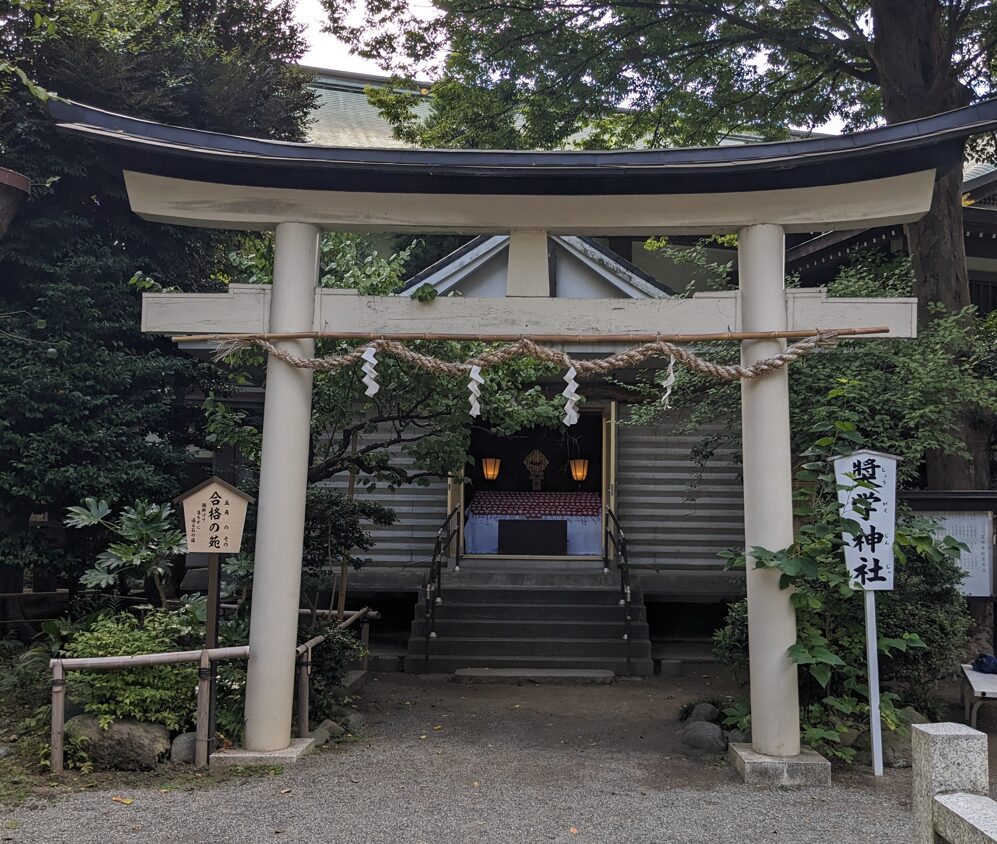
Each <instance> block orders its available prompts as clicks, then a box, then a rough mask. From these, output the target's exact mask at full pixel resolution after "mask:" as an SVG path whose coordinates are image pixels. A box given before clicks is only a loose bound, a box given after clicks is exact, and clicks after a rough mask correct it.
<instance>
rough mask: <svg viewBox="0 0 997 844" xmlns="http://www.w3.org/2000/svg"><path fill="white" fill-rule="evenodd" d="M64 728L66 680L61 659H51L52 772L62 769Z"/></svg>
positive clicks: (60, 771)
mask: <svg viewBox="0 0 997 844" xmlns="http://www.w3.org/2000/svg"><path fill="white" fill-rule="evenodd" d="M65 728H66V680H65V672H64V671H63V667H62V660H59V659H54V660H52V748H51V756H52V762H51V765H52V773H53V774H61V773H62V772H63V769H64V759H63V755H64V752H63V736H64V734H65Z"/></svg>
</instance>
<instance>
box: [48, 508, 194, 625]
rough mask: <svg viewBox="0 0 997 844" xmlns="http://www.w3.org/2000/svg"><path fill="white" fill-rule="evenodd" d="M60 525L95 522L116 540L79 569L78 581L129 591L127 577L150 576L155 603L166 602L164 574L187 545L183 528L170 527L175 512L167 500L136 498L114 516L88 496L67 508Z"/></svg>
mask: <svg viewBox="0 0 997 844" xmlns="http://www.w3.org/2000/svg"><path fill="white" fill-rule="evenodd" d="M67 512H68V513H69V516H68V517H67V518H66V524H67V525H68V526H69V527H74V528H89V527H96V526H101V527H103V528H105V529H106V530H108V531H110V532H111V533H112V534H114V535H115V536H117V537H118V538H119V539H120V540H121V541H120V542H112V543H111V544H110V545H109V546H108V547H107V548H106V549H105V550H104V551H102V552H101V553H100V554H99V555H98V557H97V561H96V564H95V565H94V567H93V568H91V569H89V570H88V571H86V572H84V573H83V575H82V577H81V578H80V582H81V583H82V584H83V585H84V586H90V587H92V588H95V589H107V588H109V587H112V586H121V587H123V591H125V592H126V593H127V592H128V591H130V584H129V577H134V576H136V575H137V576H138V577H139V578H140V579H141V581H143V582H144V581H145V580H146V578H150V579H152V581H153V582H154V583H155V585H156V590H157V592H158V593H159V598H160V601H161V606H164V607H165V606H166V601H167V597H168V596H167V593H166V586H165V583H164V579H165V578H166V577H167V575H168V574H169V569H170V565H171V563H172V562H173V560H174V559H175V558H176V557H178V556H179V555H180V554H183V553H185V552H186V550H187V541H186V539H185V538H184V534H183V531H182V530H180V529H179V528H177V527H176V526H175V524H176V516H175V515H174V512H173V508H172V507H171V506H170V505H169V504H150V503H149V502H148V501H137V502H135V504H134V506H129V507H125V508H124V509H123V510H122V511H121V513H120V514H119V515H118V518H117V519H116V520H115V521H111V520H110V519H109V518H108V516H110V513H111V508H110V507H109V506H108V505H107V502H106V501H96V500H95V499H93V498H88V499H86V501H85V502H84V505H83V506H82V507H70V508H69V509H68V511H67Z"/></svg>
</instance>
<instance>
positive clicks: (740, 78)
mask: <svg viewBox="0 0 997 844" xmlns="http://www.w3.org/2000/svg"><path fill="white" fill-rule="evenodd" d="M323 5H324V6H325V8H326V10H327V11H328V13H329V18H330V22H329V30H330V31H331V32H333V33H334V34H335V35H337V36H339V37H340V38H342V39H344V40H345V41H346V42H347V43H349V44H350V45H351V47H352V48H353V50H354V51H355V52H357V53H358V54H359V55H362V56H364V57H367V58H371V59H374V60H375V61H378V62H379V63H380V64H381V66H382V67H385V68H388V69H391V70H392V71H394V72H396V73H398V74H399V76H400V77H408V78H412V77H414V76H416V75H417V74H418V73H420V72H421V73H423V74H424V73H425V72H426V71H427V70H428V71H429V73H430V75H432V76H433V77H434V78H435V79H437V80H438V81H437V84H436V85H434V86H433V88H432V93H433V99H434V105H433V107H432V108H431V110H430V114H429V116H428V118H426V119H422V118H421V117H420V115H419V113H418V111H417V110H416V109H415V106H416V104H417V103H419V102H421V101H423V100H424V98H423V97H421V95H420V93H419V90H418V89H417V88H416V87H415V86H412V87H411V90H410V92H409V93H402V94H396V95H392V94H388V93H379V94H378V97H377V102H378V104H379V105H382V106H383V107H384V109H385V114H386V115H387V116H388V117H389V119H391V120H392V122H394V123H396V124H397V125H398V126H399V127H400V130H401V134H402V136H403V137H407V138H410V139H412V138H418V139H419V141H420V142H421V143H423V144H425V145H427V146H429V145H434V144H438V145H442V146H493V147H509V146H521V147H524V148H533V147H539V148H545V147H550V146H554V145H558V144H561V143H564V142H565V141H566V140H568V139H570V138H571V136H572V134H573V133H575V132H576V131H577V130H578V129H579V128H581V127H582V126H583V125H585V124H589V125H590V128H592V129H594V130H595V131H594V133H593V134H590V135H589V136H588V139H587V143H590V144H593V145H599V146H602V145H607V146H634V145H642V144H645V143H646V144H650V145H653V146H660V145H664V144H665V143H666V142H668V143H688V144H702V143H713V142H715V141H716V140H718V139H719V138H721V137H723V136H724V135H726V134H727V133H729V132H731V131H738V130H741V129H746V128H750V129H751V130H753V131H755V132H759V133H761V134H762V135H764V136H766V137H782V136H785V133H786V127H787V126H790V125H803V126H809V127H812V126H818V125H821V124H823V123H825V122H827V121H828V120H829V119H831V118H840V119H842V120H844V121H845V122H846V123H847V124H849V125H852V126H865V125H868V124H869V123H870V122H872V121H874V120H876V119H877V118H878V117H880V116H881V115H883V114H884V109H885V113H886V114H887V116H888V117H889V118H890V119H891V120H896V119H903V116H902V115H901V114H900V112H902V111H903V110H904V109H907V110H908V111H911V110H914V111H919V112H920V113H921V114H930V113H934V112H937V111H943V110H946V109H947V108H952V107H954V106H955V105H958V104H959V103H961V102H966V101H968V100H969V98H970V96H971V92H975V93H976V94H985V93H986V92H987V91H989V90H990V89H991V85H992V69H993V66H992V62H993V55H994V44H995V41H997V24H995V20H994V4H993V3H992V2H990V0H950V2H946V3H935V2H931V1H930V0H916V2H909V0H903V2H901V0H873V2H871V3H869V2H852V0H831V2H825V0H779V1H778V2H765V3H762V2H746V3H736V4H731V3H727V2H714V0H700V2H696V3H688V2H684V0H604V1H603V2H587V1H586V2H579V0H558V1H557V2H547V0H525V2H519V1H518V0H517V2H505V0H498V2H493V3H480V2H476V0H453V1H452V2H446V3H442V2H438V3H434V4H433V10H432V12H427V10H426V9H425V8H424V7H422V6H419V5H417V4H416V5H413V4H411V3H409V2H407V0H323ZM915 45H916V49H915ZM624 106H625V107H626V108H627V109H628V112H627V113H621V112H620V111H619V109H620V108H621V107H624ZM423 114H425V109H424V108H423ZM906 116H908V117H910V116H916V115H915V114H913V113H908V114H907V115H906Z"/></svg>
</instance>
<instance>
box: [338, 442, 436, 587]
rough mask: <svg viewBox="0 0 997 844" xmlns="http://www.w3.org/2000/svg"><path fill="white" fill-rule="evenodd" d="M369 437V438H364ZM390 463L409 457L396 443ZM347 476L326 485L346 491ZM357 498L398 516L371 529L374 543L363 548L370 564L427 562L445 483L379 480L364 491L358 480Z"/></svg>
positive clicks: (402, 462) (401, 462)
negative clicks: (394, 484) (386, 524)
mask: <svg viewBox="0 0 997 844" xmlns="http://www.w3.org/2000/svg"><path fill="white" fill-rule="evenodd" d="M367 441H368V442H369V441H370V438H369V437H368V438H367ZM389 453H390V454H391V456H392V463H393V464H394V465H396V466H402V467H406V466H411V465H412V458H411V457H409V456H407V455H406V454H405V453H404V452H403V451H402V447H401V446H400V445H393V446H390V447H389ZM347 482H348V477H347V475H346V474H343V475H339V476H337V477H335V478H333V479H332V480H330V481H329V482H328V483H327V484H325V485H326V486H330V487H332V488H333V489H338V490H340V491H342V492H344V493H345V492H346V486H347ZM356 496H357V498H373V499H374V500H376V501H378V502H380V503H381V504H383V505H385V506H386V507H391V508H392V509H393V510H394V511H395V513H396V514H397V516H398V520H397V521H396V522H395V523H394V524H393V525H391V526H390V527H379V528H374V529H373V530H372V531H371V533H372V535H373V538H374V547H373V548H372V549H371V550H370V551H368V552H367V554H366V556H367V557H369V558H370V564H369V565H370V566H371V567H374V566H409V565H416V566H417V565H423V566H428V565H429V561H430V559H431V558H432V555H433V540H434V539H435V537H436V532H437V531H438V530H439V529H440V525H442V524H443V520H444V519H445V518H446V515H447V484H446V481H443V480H430V484H429V486H417V485H415V484H412V485H409V486H403V487H399V488H398V489H396V490H391V489H389V488H388V487H387V486H386V485H383V484H379V485H378V487H377V488H376V489H375V490H374V491H373V492H368V491H367V490H366V489H365V488H364V486H363V485H362V484H361V483H358V484H357V489H356Z"/></svg>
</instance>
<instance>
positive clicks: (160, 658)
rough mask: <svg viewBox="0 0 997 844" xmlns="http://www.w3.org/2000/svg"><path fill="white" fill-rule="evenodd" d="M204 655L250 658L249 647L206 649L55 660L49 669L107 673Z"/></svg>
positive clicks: (194, 659)
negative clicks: (60, 666) (58, 668)
mask: <svg viewBox="0 0 997 844" xmlns="http://www.w3.org/2000/svg"><path fill="white" fill-rule="evenodd" d="M202 654H207V655H208V658H209V659H212V660H215V659H245V658H248V657H249V646H248V645H241V646H239V647H234V648H205V649H202V650H199V651H171V652H169V653H161V654H134V655H132V656H92V657H80V658H78V659H53V660H51V661H50V662H49V667H50V668H52V669H53V670H55V665H56V663H59V664H61V665H62V668H63V669H65V670H67V671H82V670H89V671H106V670H109V669H114V668H136V667H138V666H144V665H172V664H174V663H177V662H197V661H198V660H199V659H201V655H202Z"/></svg>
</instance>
